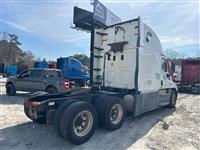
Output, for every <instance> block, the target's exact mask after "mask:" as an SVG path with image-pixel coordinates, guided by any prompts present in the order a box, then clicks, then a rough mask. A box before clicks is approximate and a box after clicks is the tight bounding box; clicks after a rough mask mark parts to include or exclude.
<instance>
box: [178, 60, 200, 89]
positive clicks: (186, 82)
mask: <svg viewBox="0 0 200 150" xmlns="http://www.w3.org/2000/svg"><path fill="white" fill-rule="evenodd" d="M177 85H178V88H179V91H182V92H186V91H187V92H193V93H200V59H196V60H190V59H189V60H183V61H182V63H181V81H180V82H179V81H177Z"/></svg>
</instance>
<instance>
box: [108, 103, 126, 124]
mask: <svg viewBox="0 0 200 150" xmlns="http://www.w3.org/2000/svg"><path fill="white" fill-rule="evenodd" d="M122 116H123V108H122V106H121V105H120V104H115V105H113V107H112V109H111V111H110V121H111V122H112V124H115V125H116V124H118V123H119V122H120V121H121V119H122Z"/></svg>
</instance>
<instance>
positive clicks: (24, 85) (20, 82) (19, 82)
mask: <svg viewBox="0 0 200 150" xmlns="http://www.w3.org/2000/svg"><path fill="white" fill-rule="evenodd" d="M31 73H32V71H31V70H26V71H24V72H22V73H21V74H19V76H18V77H17V79H16V80H15V86H16V89H17V90H21V91H26V90H27V89H28V87H30V85H29V84H28V80H29V78H30V76H31Z"/></svg>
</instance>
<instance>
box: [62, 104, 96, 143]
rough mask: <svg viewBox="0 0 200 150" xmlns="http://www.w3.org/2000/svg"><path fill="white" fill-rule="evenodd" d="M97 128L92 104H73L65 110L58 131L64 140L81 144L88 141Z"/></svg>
mask: <svg viewBox="0 0 200 150" xmlns="http://www.w3.org/2000/svg"><path fill="white" fill-rule="evenodd" d="M96 126H97V113H96V110H95V108H94V107H93V105H92V104H90V103H87V102H83V101H82V102H75V103H73V104H71V105H70V106H68V108H67V109H66V110H65V112H64V114H63V116H62V119H61V122H60V131H61V134H62V136H63V137H64V138H65V139H68V140H69V141H70V142H72V143H74V144H77V145H79V144H82V143H84V142H86V141H88V140H89V139H90V137H91V136H92V135H93V133H94V131H95V129H96Z"/></svg>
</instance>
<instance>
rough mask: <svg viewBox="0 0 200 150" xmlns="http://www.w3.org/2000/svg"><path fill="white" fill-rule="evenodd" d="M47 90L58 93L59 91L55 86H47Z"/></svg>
mask: <svg viewBox="0 0 200 150" xmlns="http://www.w3.org/2000/svg"><path fill="white" fill-rule="evenodd" d="M45 91H46V92H48V93H50V94H56V93H57V92H58V91H57V89H56V88H55V87H53V86H50V87H47V89H46V90H45Z"/></svg>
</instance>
